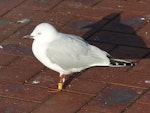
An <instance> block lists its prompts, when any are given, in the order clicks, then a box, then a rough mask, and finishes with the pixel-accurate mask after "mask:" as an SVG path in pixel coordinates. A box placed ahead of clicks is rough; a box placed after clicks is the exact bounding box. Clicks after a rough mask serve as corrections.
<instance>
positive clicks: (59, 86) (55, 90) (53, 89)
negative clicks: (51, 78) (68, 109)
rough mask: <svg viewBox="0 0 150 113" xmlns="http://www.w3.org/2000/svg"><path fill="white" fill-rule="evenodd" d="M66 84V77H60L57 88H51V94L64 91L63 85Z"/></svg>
mask: <svg viewBox="0 0 150 113" xmlns="http://www.w3.org/2000/svg"><path fill="white" fill-rule="evenodd" d="M64 83H65V75H60V76H59V82H58V84H57V88H56V89H55V88H50V91H49V92H54V93H55V92H59V91H61V90H62V89H63V85H64Z"/></svg>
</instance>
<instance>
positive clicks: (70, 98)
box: [0, 0, 150, 113]
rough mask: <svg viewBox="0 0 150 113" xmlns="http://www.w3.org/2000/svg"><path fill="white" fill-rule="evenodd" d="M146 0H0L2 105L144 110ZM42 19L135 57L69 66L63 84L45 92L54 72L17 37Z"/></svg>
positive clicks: (26, 112) (149, 99) (148, 98)
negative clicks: (78, 68) (121, 63)
mask: <svg viewBox="0 0 150 113" xmlns="http://www.w3.org/2000/svg"><path fill="white" fill-rule="evenodd" d="M149 6H150V1H149V0H11V1H10V0H0V34H1V35H0V45H1V46H2V47H1V46H0V47H1V49H0V53H1V54H0V113H149V111H150V74H149V72H150V71H149V66H150V60H149V58H150V49H149V48H150V7H149ZM23 19H26V20H27V21H26V22H24V23H19V22H18V21H20V20H23ZM40 22H49V23H51V24H53V25H54V26H55V27H56V28H57V29H58V30H60V31H61V32H65V33H71V34H75V35H80V36H82V37H83V38H85V39H86V40H87V41H88V42H89V43H91V44H93V45H95V46H97V47H100V48H102V49H104V50H106V51H107V52H109V53H110V54H112V55H113V56H115V57H118V58H122V59H127V60H130V61H135V62H137V65H136V66H134V67H132V68H130V67H123V68H111V67H94V68H91V69H88V70H85V71H83V72H81V73H75V74H73V75H70V76H68V80H67V83H66V87H65V89H64V90H63V91H61V92H58V93H51V92H49V89H48V88H49V87H50V86H51V85H52V84H55V83H57V81H58V76H57V75H58V73H56V72H54V71H52V70H50V69H47V68H45V67H44V66H43V65H42V64H41V63H40V62H39V61H37V59H35V57H34V56H33V54H32V52H31V44H32V40H23V39H22V38H21V37H22V36H24V35H27V34H29V33H31V31H32V30H33V28H34V27H35V26H36V25H37V24H38V23H40ZM38 82H39V83H38Z"/></svg>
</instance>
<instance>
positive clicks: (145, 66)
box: [131, 55, 150, 74]
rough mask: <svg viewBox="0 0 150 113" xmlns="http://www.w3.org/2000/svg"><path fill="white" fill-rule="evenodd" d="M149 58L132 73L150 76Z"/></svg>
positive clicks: (141, 62) (149, 56) (140, 63)
mask: <svg viewBox="0 0 150 113" xmlns="http://www.w3.org/2000/svg"><path fill="white" fill-rule="evenodd" d="M149 58H150V55H148V56H147V57H146V58H145V59H142V60H140V62H139V63H138V64H137V65H136V66H135V67H134V68H133V69H132V70H131V71H133V72H140V73H146V74H148V73H149V66H150V60H149Z"/></svg>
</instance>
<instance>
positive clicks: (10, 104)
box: [0, 98, 38, 113]
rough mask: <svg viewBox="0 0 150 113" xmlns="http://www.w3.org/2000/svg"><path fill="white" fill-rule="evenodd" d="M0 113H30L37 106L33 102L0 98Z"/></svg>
mask: <svg viewBox="0 0 150 113" xmlns="http://www.w3.org/2000/svg"><path fill="white" fill-rule="evenodd" d="M0 100H1V101H0V104H1V106H0V112H1V113H10V112H11V113H27V112H30V111H32V109H33V108H35V107H36V106H37V105H38V104H37V103H33V102H27V101H21V100H14V99H8V98H0Z"/></svg>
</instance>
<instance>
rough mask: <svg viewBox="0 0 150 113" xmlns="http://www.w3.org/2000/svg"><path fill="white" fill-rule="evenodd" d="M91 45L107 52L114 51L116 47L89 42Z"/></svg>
mask: <svg viewBox="0 0 150 113" xmlns="http://www.w3.org/2000/svg"><path fill="white" fill-rule="evenodd" d="M88 42H89V43H90V44H91V45H94V46H96V47H98V48H100V49H102V50H104V51H106V52H109V51H110V50H112V49H113V48H114V47H115V46H116V45H114V44H106V43H98V42H96V41H90V40H89V41H88Z"/></svg>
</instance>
